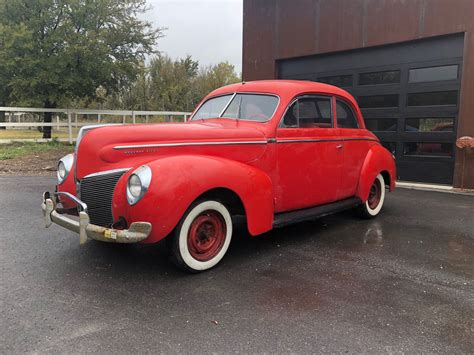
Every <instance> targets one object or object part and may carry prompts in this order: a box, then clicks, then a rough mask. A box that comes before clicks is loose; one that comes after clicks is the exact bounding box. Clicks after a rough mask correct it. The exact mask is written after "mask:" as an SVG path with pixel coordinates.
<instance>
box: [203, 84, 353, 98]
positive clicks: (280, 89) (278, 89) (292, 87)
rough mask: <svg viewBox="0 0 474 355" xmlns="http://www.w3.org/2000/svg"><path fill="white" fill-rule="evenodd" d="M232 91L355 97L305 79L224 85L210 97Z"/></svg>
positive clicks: (279, 94)
mask: <svg viewBox="0 0 474 355" xmlns="http://www.w3.org/2000/svg"><path fill="white" fill-rule="evenodd" d="M232 92H258V93H269V94H276V95H278V96H280V97H281V96H291V97H294V96H296V95H300V94H303V93H324V94H330V95H339V96H342V97H345V98H348V99H349V100H351V101H353V100H354V98H353V97H352V95H351V94H349V93H348V92H347V91H345V90H343V89H340V88H338V87H336V86H333V85H328V84H323V83H318V82H314V81H304V80H257V81H248V82H242V83H237V84H231V85H227V86H223V87H221V88H219V89H216V90H214V91H212V92H211V93H210V94H209V95H208V97H211V96H217V95H223V94H226V93H232Z"/></svg>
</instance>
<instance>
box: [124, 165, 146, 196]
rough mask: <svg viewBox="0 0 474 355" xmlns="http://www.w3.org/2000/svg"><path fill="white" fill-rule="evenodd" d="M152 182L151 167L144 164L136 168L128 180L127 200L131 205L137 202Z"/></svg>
mask: <svg viewBox="0 0 474 355" xmlns="http://www.w3.org/2000/svg"><path fill="white" fill-rule="evenodd" d="M150 183H151V169H150V168H149V167H148V166H146V165H142V166H140V167H139V168H138V169H136V170H135V171H134V172H133V173H132V174H131V175H130V176H129V178H128V181H127V201H128V203H129V204H130V205H134V204H136V203H137V202H138V201H140V200H141V199H142V197H143V196H144V195H145V193H146V192H147V191H148V187H149V186H150Z"/></svg>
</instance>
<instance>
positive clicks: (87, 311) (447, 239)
mask: <svg viewBox="0 0 474 355" xmlns="http://www.w3.org/2000/svg"><path fill="white" fill-rule="evenodd" d="M20 184H21V185H22V186H23V188H22V189H20V190H18V189H17V188H16V187H17V185H18V181H17V178H15V179H13V178H6V179H2V180H0V197H1V199H0V209H1V210H2V211H4V212H3V213H2V214H1V215H0V222H1V223H2V227H3V228H2V238H1V242H2V249H1V250H2V254H1V255H2V257H1V267H2V274H3V275H5V276H4V277H3V279H2V284H1V294H2V301H3V303H2V306H1V307H2V309H1V311H2V314H3V315H4V321H3V324H4V327H3V328H2V339H3V341H2V343H1V345H0V351H1V352H2V353H5V352H24V351H25V352H26V351H30V352H85V351H89V352H92V351H101V352H104V351H105V352H121V353H122V352H132V351H134V352H136V351H140V352H145V351H148V352H152V351H153V352H156V351H160V352H186V353H189V352H193V353H195V352H198V353H201V352H225V353H227V352H231V351H232V352H246V353H248V352H295V353H308V352H336V353H340V352H350V353H354V352H364V353H381V352H383V353H386V352H388V353H394V352H395V353H398V352H417V353H419V352H424V353H433V352H443V353H445V352H453V353H472V352H474V284H473V283H474V261H473V260H474V233H473V231H474V228H473V227H474V222H473V218H472V216H473V212H474V196H461V195H451V194H445V193H435V192H421V191H410V190H401V189H400V190H397V191H396V192H395V193H393V194H389V195H388V196H387V201H386V203H387V204H386V206H385V209H384V211H383V214H382V215H381V216H380V217H379V218H377V219H374V220H369V221H367V220H360V219H357V218H355V217H354V216H353V214H352V213H351V212H350V211H347V212H344V213H340V214H338V215H333V216H328V217H325V218H322V219H319V220H316V221H312V222H306V223H301V224H298V225H294V226H289V227H286V228H282V229H278V230H275V231H272V232H270V233H267V234H265V235H263V236H260V237H257V238H253V237H250V236H249V235H248V234H247V233H246V232H245V229H244V228H242V227H240V228H238V229H237V233H236V235H235V237H234V240H233V242H232V245H231V248H230V250H229V253H228V255H227V256H226V258H225V260H224V261H223V263H222V264H221V265H220V266H219V267H218V268H216V269H214V270H212V271H210V272H206V273H203V274H199V275H192V276H190V275H186V274H183V273H181V272H179V271H177V270H176V269H175V268H174V266H173V265H172V264H170V263H169V262H168V260H167V251H166V248H165V245H164V244H158V245H153V246H123V245H108V244H100V243H94V242H91V243H88V244H87V245H85V246H84V247H82V248H81V247H79V245H78V241H77V240H76V239H77V238H75V237H74V236H73V235H72V234H70V233H68V232H65V231H64V230H62V229H60V228H58V227H56V228H55V227H52V228H51V229H49V230H44V229H39V227H38V226H40V224H41V216H40V214H39V212H38V206H37V203H32V201H36V200H37V199H38V196H39V195H38V191H41V190H43V189H46V188H48V187H49V185H50V184H52V182H50V181H49V180H48V179H37V178H34V179H33V178H29V179H26V178H25V179H20ZM7 201H10V202H9V204H8V206H7Z"/></svg>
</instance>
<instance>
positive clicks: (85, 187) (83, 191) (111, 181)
mask: <svg viewBox="0 0 474 355" xmlns="http://www.w3.org/2000/svg"><path fill="white" fill-rule="evenodd" d="M125 171H126V170H117V171H111V172H109V173H107V172H104V173H99V174H94V175H90V176H89V177H85V178H84V179H82V180H81V181H80V188H79V191H80V199H81V200H82V201H83V202H85V203H86V204H87V211H88V214H89V218H90V221H91V223H92V224H96V225H99V226H103V227H110V226H111V225H112V224H113V223H114V221H113V216H112V197H113V194H114V190H115V186H116V185H117V182H118V181H119V179H120V177H121V176H122V175H123V174H125Z"/></svg>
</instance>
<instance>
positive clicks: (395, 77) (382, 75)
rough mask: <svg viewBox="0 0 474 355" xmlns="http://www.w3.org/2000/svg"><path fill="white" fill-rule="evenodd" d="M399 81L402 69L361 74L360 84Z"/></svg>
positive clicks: (395, 82)
mask: <svg viewBox="0 0 474 355" xmlns="http://www.w3.org/2000/svg"><path fill="white" fill-rule="evenodd" d="M399 82H400V70H390V71H379V72H373V73H361V74H359V85H380V84H398V83H399Z"/></svg>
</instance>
